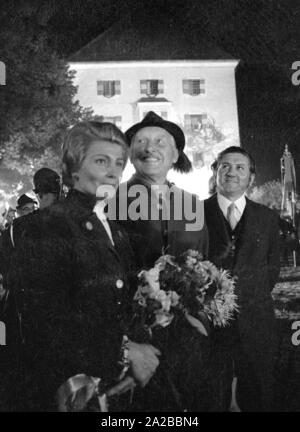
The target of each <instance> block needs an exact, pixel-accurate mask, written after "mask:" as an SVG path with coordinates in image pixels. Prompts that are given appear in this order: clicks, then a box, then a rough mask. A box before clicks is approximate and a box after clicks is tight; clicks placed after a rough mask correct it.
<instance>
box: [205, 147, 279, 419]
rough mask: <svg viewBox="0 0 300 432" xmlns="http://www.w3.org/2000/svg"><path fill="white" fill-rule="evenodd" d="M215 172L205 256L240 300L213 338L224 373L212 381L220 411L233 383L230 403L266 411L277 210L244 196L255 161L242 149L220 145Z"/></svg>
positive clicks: (270, 372)
mask: <svg viewBox="0 0 300 432" xmlns="http://www.w3.org/2000/svg"><path fill="white" fill-rule="evenodd" d="M214 172H215V179H216V193H215V194H214V195H213V196H212V197H210V198H208V199H207V200H206V201H205V204H204V207H205V218H206V223H207V227H208V231H209V240H210V241H209V254H208V258H209V260H211V261H212V262H213V263H214V264H215V265H217V266H218V267H221V268H224V269H226V270H228V271H229V272H230V273H231V274H232V275H233V276H234V277H235V278H236V294H237V296H238V304H239V313H238V314H237V316H236V319H235V321H234V322H233V323H232V325H231V326H230V327H229V329H225V330H220V332H219V335H218V336H219V338H218V340H217V342H216V346H219V347H220V346H222V344H223V347H224V350H223V354H224V358H222V356H221V357H220V368H221V369H223V370H224V374H223V379H222V380H221V381H220V382H219V383H216V385H217V384H218V385H219V393H220V394H222V395H223V396H222V397H223V410H224V411H226V410H228V409H229V408H230V406H229V405H230V400H231V388H232V384H233V386H234V387H235V386H236V396H237V399H236V402H237V404H238V405H237V406H236V407H235V408H234V409H241V410H242V411H269V410H271V409H272V400H273V381H274V376H273V373H274V362H275V358H274V354H275V346H276V345H275V343H276V332H275V314H274V310H273V302H272V297H271V291H272V289H273V288H274V285H275V283H276V280H277V277H278V275H279V270H280V259H279V256H280V254H279V221H278V215H277V214H276V213H275V212H274V211H273V210H271V209H269V208H267V207H266V206H264V205H261V204H258V203H255V202H253V201H251V200H249V199H248V198H247V197H246V192H247V190H248V188H249V187H250V186H251V184H252V183H253V181H254V178H255V163H254V160H253V158H252V157H251V155H250V154H249V153H248V152H246V151H245V150H244V149H242V148H240V147H234V146H232V147H228V148H227V149H225V150H224V151H222V152H221V153H220V154H219V155H218V157H217V164H216V167H215V171H214ZM228 352H231V359H230V358H228ZM230 361H231V363H232V367H233V370H232V371H230V363H229V365H228V368H227V369H226V368H225V367H224V366H225V365H226V363H227V364H228V362H230ZM233 377H234V379H233Z"/></svg>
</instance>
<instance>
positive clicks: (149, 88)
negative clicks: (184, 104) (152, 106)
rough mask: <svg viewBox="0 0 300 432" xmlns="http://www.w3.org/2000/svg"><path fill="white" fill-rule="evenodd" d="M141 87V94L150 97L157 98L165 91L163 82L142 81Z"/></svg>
mask: <svg viewBox="0 0 300 432" xmlns="http://www.w3.org/2000/svg"><path fill="white" fill-rule="evenodd" d="M140 85H141V94H145V95H147V96H149V97H155V96H157V95H158V94H159V93H163V91H164V82H163V80H141V81H140Z"/></svg>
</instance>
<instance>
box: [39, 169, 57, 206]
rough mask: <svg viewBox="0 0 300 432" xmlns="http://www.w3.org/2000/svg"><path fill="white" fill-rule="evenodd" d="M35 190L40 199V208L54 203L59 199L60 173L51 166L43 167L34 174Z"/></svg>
mask: <svg viewBox="0 0 300 432" xmlns="http://www.w3.org/2000/svg"><path fill="white" fill-rule="evenodd" d="M33 184H34V189H33V192H34V193H35V194H36V195H37V198H38V200H39V208H40V209H43V208H46V207H49V206H50V205H52V204H53V203H54V202H55V201H57V200H58V199H59V196H60V193H61V181H60V177H59V175H58V174H57V173H56V172H55V171H53V170H52V169H50V168H41V169H39V170H38V171H37V172H36V173H35V174H34V176H33Z"/></svg>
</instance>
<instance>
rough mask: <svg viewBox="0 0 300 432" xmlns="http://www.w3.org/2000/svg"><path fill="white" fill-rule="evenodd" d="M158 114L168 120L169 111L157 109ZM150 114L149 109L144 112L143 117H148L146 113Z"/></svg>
mask: <svg viewBox="0 0 300 432" xmlns="http://www.w3.org/2000/svg"><path fill="white" fill-rule="evenodd" d="M154 111H155V112H156V114H158V115H159V116H160V117H162V118H163V119H164V120H168V113H167V111H156V110H154ZM147 114H148V111H146V112H143V118H144V117H146V115H147Z"/></svg>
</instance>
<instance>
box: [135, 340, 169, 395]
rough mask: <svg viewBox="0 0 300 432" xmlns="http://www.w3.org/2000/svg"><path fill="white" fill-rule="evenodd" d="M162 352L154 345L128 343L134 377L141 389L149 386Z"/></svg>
mask: <svg viewBox="0 0 300 432" xmlns="http://www.w3.org/2000/svg"><path fill="white" fill-rule="evenodd" d="M160 354H161V352H160V351H159V350H158V349H157V348H155V347H154V346H152V345H148V344H137V343H135V342H132V341H129V342H128V360H129V361H130V369H131V372H132V375H133V377H134V378H135V379H136V380H137V381H138V383H139V384H140V386H141V387H145V385H147V384H148V382H149V381H150V379H151V378H152V376H153V375H154V373H155V371H156V369H157V367H158V365H159V360H158V356H159V355H160Z"/></svg>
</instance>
